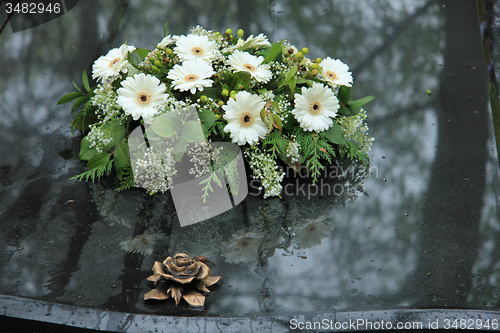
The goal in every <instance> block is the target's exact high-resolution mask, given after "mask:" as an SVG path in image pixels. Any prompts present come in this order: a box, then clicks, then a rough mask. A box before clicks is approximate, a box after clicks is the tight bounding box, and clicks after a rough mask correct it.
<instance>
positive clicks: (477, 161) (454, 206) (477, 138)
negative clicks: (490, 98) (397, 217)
mask: <svg viewBox="0 0 500 333" xmlns="http://www.w3.org/2000/svg"><path fill="white" fill-rule="evenodd" d="M445 3H448V4H451V6H448V7H447V8H446V11H445V14H446V25H445V30H446V31H445V32H446V49H445V52H444V57H445V58H444V64H445V66H444V68H443V72H444V73H446V75H443V76H442V78H441V82H440V89H439V101H440V105H439V106H440V110H439V112H437V123H438V140H437V148H436V159H435V161H434V163H433V164H432V169H431V175H430V179H429V182H428V189H427V193H426V196H425V203H424V206H423V209H422V212H423V214H422V215H423V218H422V221H421V228H420V231H419V238H418V239H419V247H418V249H419V252H418V254H419V259H418V264H417V266H416V268H415V270H414V275H413V276H412V278H410V279H409V280H408V281H407V283H406V286H405V287H404V290H403V292H405V293H408V294H410V295H412V296H414V297H415V299H416V303H415V304H414V305H415V306H425V307H428V306H429V305H430V304H432V305H433V306H435V307H455V308H456V307H459V308H460V307H467V306H468V305H467V294H468V292H469V289H470V288H471V280H470V274H471V273H472V266H473V264H474V261H475V260H476V256H477V251H478V246H479V236H478V232H479V225H480V221H481V212H482V209H483V206H484V192H485V186H486V179H485V173H486V172H485V171H486V163H487V159H488V152H487V141H488V133H489V126H490V125H489V122H488V119H487V117H488V112H486V111H487V109H488V108H487V99H485V98H481V96H482V95H485V94H486V91H485V90H486V89H485V88H486V84H485V82H484V79H485V78H484V73H483V72H482V71H476V70H474V68H475V67H473V66H477V67H480V66H482V65H483V59H482V54H481V52H477V47H475V46H476V44H475V43H476V41H477V37H478V36H479V32H478V24H477V16H476V15H477V14H476V11H470V9H469V6H468V4H469V2H467V1H458V0H449V1H445ZM468 82H480V84H475V85H473V86H469V85H468ZM478 109H479V110H482V111H481V112H479V113H474V110H478Z"/></svg>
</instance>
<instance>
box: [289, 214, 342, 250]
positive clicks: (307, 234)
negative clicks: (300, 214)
mask: <svg viewBox="0 0 500 333" xmlns="http://www.w3.org/2000/svg"><path fill="white" fill-rule="evenodd" d="M332 230H333V226H331V225H328V224H325V223H323V222H315V221H313V222H312V223H309V224H307V225H306V226H305V227H303V228H302V229H301V230H300V231H299V232H297V234H296V236H295V237H294V238H293V241H292V242H293V243H295V244H296V247H297V248H299V249H307V248H310V247H313V246H315V245H320V244H321V241H322V240H323V239H324V238H326V237H328V236H330V234H331V233H332Z"/></svg>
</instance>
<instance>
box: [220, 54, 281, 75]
mask: <svg viewBox="0 0 500 333" xmlns="http://www.w3.org/2000/svg"><path fill="white" fill-rule="evenodd" d="M262 61H264V57H262V56H259V57H256V56H253V55H251V54H250V53H248V52H242V51H240V50H236V51H234V53H233V54H231V55H230V56H229V63H230V64H231V68H232V69H233V71H235V72H248V73H249V74H250V75H252V76H253V77H254V78H255V80H257V81H258V82H267V81H269V80H270V79H271V77H272V76H273V74H272V73H271V71H270V70H269V65H267V64H264V65H261V64H262Z"/></svg>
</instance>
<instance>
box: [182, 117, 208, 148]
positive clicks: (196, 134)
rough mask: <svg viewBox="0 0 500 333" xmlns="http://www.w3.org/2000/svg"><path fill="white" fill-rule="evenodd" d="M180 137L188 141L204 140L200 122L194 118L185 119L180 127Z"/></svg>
mask: <svg viewBox="0 0 500 333" xmlns="http://www.w3.org/2000/svg"><path fill="white" fill-rule="evenodd" d="M214 118H215V117H214ZM182 138H183V139H184V140H186V142H189V143H195V142H200V141H204V140H205V135H204V134H203V129H202V128H201V124H200V123H199V122H197V121H194V120H189V121H186V122H185V123H184V127H183V128H182Z"/></svg>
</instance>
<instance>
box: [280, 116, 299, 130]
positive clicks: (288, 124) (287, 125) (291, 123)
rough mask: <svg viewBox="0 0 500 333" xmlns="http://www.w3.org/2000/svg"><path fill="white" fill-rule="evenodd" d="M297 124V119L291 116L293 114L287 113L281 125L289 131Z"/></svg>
mask: <svg viewBox="0 0 500 333" xmlns="http://www.w3.org/2000/svg"><path fill="white" fill-rule="evenodd" d="M298 124H299V122H298V121H297V119H295V117H294V116H293V114H291V113H289V114H288V115H287V117H286V118H285V124H284V125H283V128H284V129H286V130H288V131H291V130H293V129H294V128H295V127H296V126H297V125H298Z"/></svg>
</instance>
